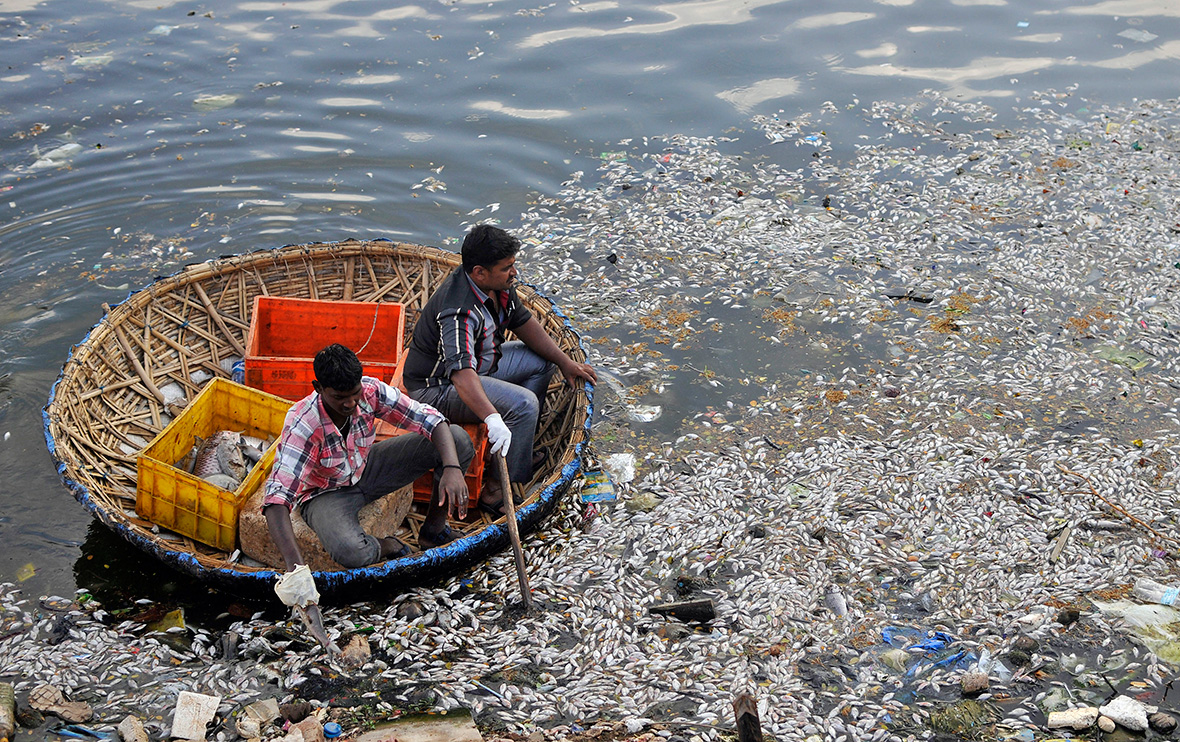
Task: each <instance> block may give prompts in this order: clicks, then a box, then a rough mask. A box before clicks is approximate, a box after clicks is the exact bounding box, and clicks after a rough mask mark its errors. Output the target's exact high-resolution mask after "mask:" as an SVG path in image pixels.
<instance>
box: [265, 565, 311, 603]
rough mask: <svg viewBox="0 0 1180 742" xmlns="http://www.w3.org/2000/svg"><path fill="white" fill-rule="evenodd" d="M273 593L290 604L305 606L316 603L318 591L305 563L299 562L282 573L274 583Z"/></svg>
mask: <svg viewBox="0 0 1180 742" xmlns="http://www.w3.org/2000/svg"><path fill="white" fill-rule="evenodd" d="M275 594H276V595H278V596H279V600H281V601H283V603H284V604H286V605H290V606H299V607H301V608H302V607H305V606H308V605H318V604H319V602H320V593H319V591H318V590H316V587H315V578H314V577H312V576H311V569H309V568H308V566H307V565H306V564H300V565H298V566H296V567H295V569H293V570H291V571H290V572H285V573H283V576H282V577H280V578H279V581H278V582H276V583H275Z"/></svg>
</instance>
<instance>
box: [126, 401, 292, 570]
mask: <svg viewBox="0 0 1180 742" xmlns="http://www.w3.org/2000/svg"><path fill="white" fill-rule="evenodd" d="M290 408H291V402H289V401H288V400H285V399H283V398H281V397H276V396H275V395H273V394H267V393H266V392H260V391H258V390H257V389H251V388H249V387H246V386H242V385H241V384H235V383H234V382H232V381H229V380H227V379H222V378H215V379H213V380H212V381H210V382H209V383H208V384H206V385H205V388H204V389H202V390H201V392H200V394H198V395H197V397H196V399H194V400H193V401H192V402H191V403H190V404H189V405H188V407H186V408H185V409H184V411H183V412H182V413H181V414H180V415H179V416H178V417H177V418H176V419H175V420H173V421H172V422H171V423H169V424H168V427H166V428H164V430H162V431H161V432H160V434H159V435H157V436H156V438H155V440H153V441H152V442H151V443H150V444H149V445H148V447H147V448H145V449H144V450H143V452H142V453H140V454H139V457H138V459H137V466H136V469H137V472H138V483H137V486H136V493H135V512H136V514H137V515H139V517H141V518H145V519H147V520H149V521H151V522H152V523H155V524H157V525H159V526H162V527H164V528H168V529H170V530H172V531H175V532H177V533H179V534H182V535H184V536H188V537H189V538H192V539H194V540H196V541H200V542H201V543H203V544H208V545H209V546H212V547H215V548H217V549H221V550H222V551H233V550H234V547H235V542H236V541H237V536H238V512H239V511H240V510H241V508H242V503H244V502H245V501H246V497H247V496H248V495H249V494H250V493H251V492H253V491H254V490H255V489H257V488H258V486H259V485H260V484H261V483H262V480H263V479H264V478H265V477H266V476H267V474H268V473H269V471H270V468H271V464H273V462H274V456H275V448H276V447H277V445H278V437H279V434H280V433H281V432H282V431H283V420H284V419H285V418H286V416H287V410H289V409H290ZM219 430H232V431H235V432H240V433H242V434H244V435H249V436H254V437H256V438H262V439H266V438H271V437H273V438H274V439H275V442H274V443H273V444H272V445H271V446H270V447H269V448H268V449H267V450H266V451H265V453H264V454H263V457H262V460H261V461H260V462H258V464H256V465H255V466H254V468H253V469H251V470H250V471H249V473H247V475H246V478H245V479H243V480H242V483H241V484H240V485H239V486H238V488H237V489H236V490H234V491H233V492H230V491H228V490H223V489H221V488H220V487H217V486H215V485H213V484H211V483H209V482H206V481H205V480H203V479H201V478H199V477H196V476H193V475H192V474H189V473H188V472H186V471H184V470H183V469H178V468H177V467H176V466H174V464H175V463H176V462H178V461H180V460H181V459H183V458H185V457H186V456H187V455H188V453H189V451H191V450H192V448H193V446H194V445H195V444H196V442H197V441H196V439H197V436H200V437H201V438H208V437H209V436H211V435H213V434H214V433H216V432H217V431H219Z"/></svg>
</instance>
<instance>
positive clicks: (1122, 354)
mask: <svg viewBox="0 0 1180 742" xmlns="http://www.w3.org/2000/svg"><path fill="white" fill-rule="evenodd" d="M1094 355H1096V356H1098V357H1099V358H1101V359H1102V360H1104V361H1110V362H1111V363H1117V364H1119V365H1120V366H1126V367H1127V368H1129V369H1131V370H1132V371H1138V370H1139V369H1141V368H1143V367H1144V366H1146V365H1147V364H1148V363H1150V362H1151V360H1150V359H1149V358H1148V357H1147V354H1146V353H1135V352H1133V351H1127V350H1122V349H1120V348H1117V347H1115V346H1113V345H1100V346H1098V347H1097V348H1095V349H1094Z"/></svg>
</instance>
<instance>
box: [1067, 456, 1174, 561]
mask: <svg viewBox="0 0 1180 742" xmlns="http://www.w3.org/2000/svg"><path fill="white" fill-rule="evenodd" d="M1055 463H1056V464H1057V468H1058V469H1060V470H1061V471H1062V473H1064V474H1068V475H1070V476H1071V477H1077V478H1078V479H1081V480H1082V481H1083V482H1085V483H1086V486H1087V487H1089V488H1090V494H1092V495H1094V496H1095V497H1097V498H1098V499H1099V500H1102V501H1103V502H1105V503H1106V504H1107V505H1109V506H1110V509H1111V510H1113V511H1115V512H1116V513H1118V514H1120V515H1122V516H1124V517H1126V518H1128V519H1129V520H1131V521H1132V522H1133V523H1135V525H1138V526H1142V527H1143V528H1145V529H1147V530H1148V531H1151V533H1152V535H1154V536H1155V537H1156V538H1158V539H1159V540H1161V541H1170V542H1171V543H1173V544H1176V543H1180V541H1177V540H1176V539H1174V538H1172V537H1171V536H1166V535H1164V534H1162V533H1160V532H1159V531H1157V530H1155V529H1154V528H1152V527H1151V526H1149V525H1147V524H1146V523H1144V522H1143V521H1141V520H1139V519H1138V518H1136V517H1135V516H1133V515H1131V514H1130V513H1128V512H1127V511H1126V510H1124V509H1123V508H1121V507H1119V506H1118V505H1115V504H1114V503H1113V502H1111V501H1110V500H1108V499H1106V498H1105V497H1103V496H1102V495H1100V494H1098V490H1096V489H1095V488H1094V485H1093V483H1091V482H1090V478H1089V477H1087V476H1086V475H1085V474H1080V473H1078V472H1076V471H1071V470H1069V469H1066V468H1065V467H1064V466H1062V465H1061V462H1059V461H1058V462H1055Z"/></svg>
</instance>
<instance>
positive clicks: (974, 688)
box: [959, 672, 990, 696]
mask: <svg viewBox="0 0 1180 742" xmlns="http://www.w3.org/2000/svg"><path fill="white" fill-rule="evenodd" d="M959 682H960V684H961V686H962V689H963V695H965V696H972V695H975V694H977V693H982V692H984V691H985V690H987V689H988V685H989V683H990V681H989V680H988V677H987V673H986V672H969V673H965V674H964V675H963V677H962V679H961V680H960V681H959Z"/></svg>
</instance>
